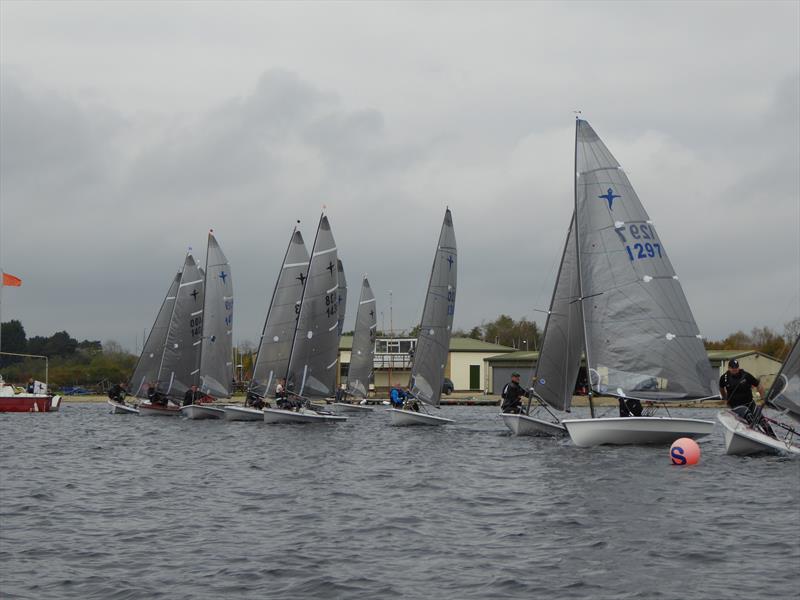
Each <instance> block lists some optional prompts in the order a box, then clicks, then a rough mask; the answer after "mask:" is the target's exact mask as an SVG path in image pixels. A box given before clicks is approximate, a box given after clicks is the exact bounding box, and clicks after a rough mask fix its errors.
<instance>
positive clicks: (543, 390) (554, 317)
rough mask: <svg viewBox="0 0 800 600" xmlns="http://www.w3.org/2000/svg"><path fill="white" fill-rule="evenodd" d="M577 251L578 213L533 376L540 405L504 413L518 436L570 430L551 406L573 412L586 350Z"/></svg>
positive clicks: (566, 243) (565, 250)
mask: <svg viewBox="0 0 800 600" xmlns="http://www.w3.org/2000/svg"><path fill="white" fill-rule="evenodd" d="M577 267H578V265H577V261H576V254H575V215H574V214H573V215H572V219H571V220H570V225H569V230H568V231H567V239H566V241H565V242H564V251H563V252H562V254H561V264H560V266H559V268H558V276H557V277H556V284H555V287H554V288H553V297H552V299H551V300H550V308H549V310H548V311H547V322H546V323H545V326H544V335H543V336H542V346H541V350H540V351H539V360H538V361H537V362H536V372H535V374H534V377H533V386H532V390H531V397H532V398H536V400H537V402H538V403H539V406H537V407H536V408H537V410H536V411H534V412H533V413H531V410H530V408H531V402H530V401H529V402H528V407H527V410H526V413H527V414H513V413H501V414H500V416H501V418H502V419H503V422H504V423H505V425H506V427H508V428H509V429H510V430H511V432H512V433H513V434H514V435H566V433H567V430H566V429H565V428H564V426H563V425H562V424H561V423H560V421H559V419H558V417H556V416H555V415H554V414H553V413H552V412H551V411H550V409H549V408H548V407H552V408H554V409H556V410H559V411H566V412H569V409H570V405H571V404H572V394H573V393H574V391H575V380H576V378H577V376H578V370H579V368H580V362H581V352H582V350H583V348H582V346H583V326H582V323H581V315H580V306H579V305H578V302H577V299H578V297H579V295H580V290H579V286H578V268H577Z"/></svg>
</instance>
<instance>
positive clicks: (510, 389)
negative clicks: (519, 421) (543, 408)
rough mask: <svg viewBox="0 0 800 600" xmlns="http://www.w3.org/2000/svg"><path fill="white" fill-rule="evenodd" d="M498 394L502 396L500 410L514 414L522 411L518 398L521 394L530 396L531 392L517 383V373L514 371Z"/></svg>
mask: <svg viewBox="0 0 800 600" xmlns="http://www.w3.org/2000/svg"><path fill="white" fill-rule="evenodd" d="M500 395H501V396H502V398H503V404H502V405H501V406H500V410H501V411H503V412H504V413H514V414H519V413H521V412H523V410H522V402H521V401H520V398H522V397H523V396H527V397H528V398H530V397H531V393H530V392H526V391H525V390H524V389H522V386H521V385H520V384H519V373H517V372H516V371H515V372H514V373H512V374H511V381H510V382H509V383H507V384H506V385H505V387H504V388H503V392H502V393H501V394H500Z"/></svg>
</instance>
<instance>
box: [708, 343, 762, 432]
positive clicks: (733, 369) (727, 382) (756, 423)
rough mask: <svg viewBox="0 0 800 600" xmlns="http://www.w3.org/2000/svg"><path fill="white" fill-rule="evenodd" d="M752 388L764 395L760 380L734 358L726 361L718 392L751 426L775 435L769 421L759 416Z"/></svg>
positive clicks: (759, 412) (759, 410)
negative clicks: (726, 367) (725, 368)
mask: <svg viewBox="0 0 800 600" xmlns="http://www.w3.org/2000/svg"><path fill="white" fill-rule="evenodd" d="M753 388H756V389H757V390H758V393H759V394H760V395H761V397H762V398H763V397H764V388H763V387H762V386H761V382H760V381H759V380H758V379H756V378H755V377H754V376H753V375H751V374H750V373H748V372H747V371H745V370H744V369H742V368H740V367H739V361H738V360H736V359H735V358H733V359H731V360H729V361H728V370H727V371H725V373H723V374H722V377H720V378H719V393H720V394H721V395H722V399H723V400H726V401H727V402H728V406H729V407H730V409H731V410H732V411H733V412H735V413H736V414H737V415H738V416H739V417H741V418H742V419H744V420H746V421H748V422H749V423H750V424H751V425H752V426H753V427H757V428H760V429H761V430H763V431H764V433H766V434H767V435H769V436H771V437H775V433H774V432H773V431H772V428H771V427H770V425H769V423H768V422H767V421H766V420H765V419H764V418H763V417H762V416H761V408H760V407H757V406H756V403H755V402H754V401H753Z"/></svg>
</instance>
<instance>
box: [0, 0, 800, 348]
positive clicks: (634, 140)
mask: <svg viewBox="0 0 800 600" xmlns="http://www.w3.org/2000/svg"><path fill="white" fill-rule="evenodd" d="M799 39H800V3H798V2H780V3H769V2H757V3H756V2H753V3H742V2H738V3H724V2H709V3H703V2H694V3H689V2H675V3H655V2H647V3H644V2H642V3H627V2H626V3H601V2H590V3H579V2H568V3H522V2H514V3H508V4H502V3H495V2H492V3H454V2H450V3H413V4H412V3H369V4H367V3H361V2H357V3H322V4H316V3H291V4H290V3H286V4H282V3H274V2H270V3H256V2H244V3H215V2H198V3H188V2H184V3H166V2H165V3H156V2H148V3H142V2H131V3H125V2H110V3H100V2H97V3H79V2H55V3H49V2H33V3H22V2H8V1H4V2H2V3H0V65H1V70H0V200H1V201H2V206H1V207H0V211H1V212H0V234H1V235H2V237H1V238H0V249H1V250H2V255H1V256H0V260H1V261H2V266H3V268H4V269H5V270H6V271H8V272H10V273H13V274H15V275H18V276H20V277H21V278H22V279H23V281H24V283H23V286H22V287H21V288H18V289H6V290H5V291H4V294H3V313H2V318H3V320H9V319H12V318H16V319H20V320H21V321H22V322H23V324H24V325H25V328H26V331H27V333H28V335H29V336H30V335H50V334H51V333H53V332H54V331H56V330H59V329H67V331H69V332H70V333H71V334H72V335H73V336H75V337H78V338H80V339H83V338H89V339H100V340H109V339H114V340H117V341H119V342H120V343H122V344H123V345H124V346H126V347H128V348H129V349H131V350H133V349H134V346H135V344H136V338H137V335H138V336H139V337H141V334H142V330H143V329H145V328H149V327H150V326H151V325H152V321H153V319H154V318H155V314H156V311H157V310H158V307H159V305H160V303H161V301H162V299H163V295H164V293H165V292H166V289H167V287H168V285H169V283H170V281H171V278H172V276H173V274H174V272H175V271H176V270H177V269H178V268H179V267H180V265H181V264H182V262H183V253H184V251H185V249H186V247H187V246H192V247H193V248H194V252H195V254H196V255H197V256H198V257H200V258H201V259H202V257H203V256H204V253H205V239H206V232H207V230H208V228H210V227H213V228H214V230H215V232H216V234H217V238H218V240H219V242H220V244H221V246H222V248H223V250H224V251H225V252H226V254H227V255H228V258H229V259H230V261H231V263H232V267H233V273H234V277H235V290H236V291H235V293H236V311H235V330H234V334H235V340H236V341H237V342H239V341H242V340H253V341H255V340H256V339H257V338H258V335H259V334H260V330H261V327H262V325H263V320H264V315H265V311H266V308H267V303H268V301H269V296H270V295H271V293H272V288H273V286H274V282H275V277H276V275H277V271H278V268H279V264H280V260H281V258H282V255H283V252H284V250H285V247H286V243H287V242H288V238H289V235H290V233H291V228H292V226H293V224H294V222H295V220H296V219H301V220H302V222H303V224H302V230H303V233H304V234H305V237H306V238H307V239H313V234H314V228H315V226H316V223H317V219H318V217H319V213H320V210H321V207H322V205H323V204H325V205H327V212H328V215H329V218H330V221H331V225H332V228H333V232H334V235H335V237H336V240H337V244H338V246H339V252H340V257H341V258H342V260H343V262H344V265H345V270H346V272H347V276H348V282H349V283H350V289H351V296H350V297H351V299H354V298H355V297H356V296H357V293H358V292H357V287H358V282H359V276H360V274H362V273H368V274H369V276H370V281H371V283H372V286H373V290H374V291H375V294H376V296H377V299H378V302H379V310H380V311H383V312H384V315H385V317H384V318H385V325H386V327H387V328H388V326H389V311H388V293H389V290H392V292H393V293H392V296H393V317H394V318H393V321H394V326H395V328H404V327H405V328H410V327H411V326H413V325H414V324H415V323H416V321H417V320H418V319H419V315H420V313H421V311H422V303H423V294H424V289H425V286H426V285H427V280H428V275H429V270H430V264H431V260H432V257H433V252H434V249H435V244H436V239H437V236H438V233H439V228H440V225H441V220H442V216H443V214H444V209H445V207H446V206H448V205H449V206H450V208H451V209H452V210H453V221H454V226H455V231H456V235H457V238H458V243H459V255H460V270H459V298H458V302H457V306H456V317H455V326H456V327H461V328H469V327H471V326H473V325H475V324H479V323H480V322H481V321H482V320H491V319H493V318H495V317H496V316H497V315H498V314H500V313H506V314H510V315H512V316H514V317H515V318H520V317H522V316H527V317H528V318H534V319H536V320H538V321H539V322H540V324H541V323H542V318H541V314H540V313H537V312H535V311H536V309H542V308H546V307H547V304H548V302H549V299H550V294H551V291H552V286H553V282H554V277H555V271H556V267H557V262H558V260H559V258H560V252H561V247H562V244H563V237H564V234H565V232H566V227H567V225H568V220H569V218H570V214H571V211H572V203H573V153H574V149H573V144H574V116H573V113H572V111H573V110H574V109H577V108H579V109H581V110H582V111H583V116H584V117H585V118H587V119H588V120H589V122H590V123H591V124H592V126H593V127H594V128H595V130H596V131H597V132H598V134H599V135H600V136H601V137H602V138H603V139H604V141H605V142H606V144H607V145H608V146H609V148H610V149H611V151H612V152H613V153H614V155H615V156H616V158H617V159H618V160H619V161H620V163H621V164H622V165H623V168H625V170H626V171H627V172H628V175H629V177H630V179H631V182H632V183H633V185H634V187H635V188H636V190H637V192H638V194H639V196H640V198H641V199H642V202H643V203H644V205H645V208H646V209H647V210H648V212H649V213H650V215H651V217H652V219H653V220H654V221H655V223H656V226H657V228H658V232H659V235H660V237H661V239H662V242H663V244H664V247H665V249H666V250H667V252H668V253H669V255H670V258H671V260H672V263H673V265H674V267H675V269H676V271H677V272H678V274H679V275H680V278H681V281H682V283H683V286H684V290H685V292H686V295H687V297H688V299H689V304H690V305H691V306H692V308H693V310H694V314H695V318H696V320H697V322H698V324H699V326H700V330H701V332H703V334H704V335H706V336H707V337H710V338H719V337H723V336H725V335H726V334H728V333H729V332H731V331H734V330H736V329H743V330H745V331H749V330H750V329H751V328H752V327H755V326H762V325H769V326H771V327H773V328H775V329H778V330H779V331H783V323H785V322H786V321H788V320H790V319H792V318H794V317H796V316H798V315H800V166H799V165H800V41H798V40H799ZM348 309H349V310H348V316H347V321H346V328H348V329H349V328H351V327H352V323H353V321H354V314H353V313H354V309H355V305H354V304H351V305H350V306H349V307H348ZM379 324H380V323H379ZM139 343H141V342H139Z"/></svg>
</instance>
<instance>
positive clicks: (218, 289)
mask: <svg viewBox="0 0 800 600" xmlns="http://www.w3.org/2000/svg"><path fill="white" fill-rule="evenodd" d="M203 289H204V290H205V294H204V301H203V314H202V342H201V344H200V372H199V375H200V386H199V387H200V392H202V393H203V394H205V395H206V396H208V397H211V398H213V399H214V400H221V399H227V398H230V397H231V382H232V381H233V360H232V350H233V340H232V338H233V335H232V330H233V277H232V275H231V267H230V264H229V263H228V259H227V258H226V257H225V254H224V253H223V252H222V248H220V246H219V243H218V242H217V238H216V237H214V230H211V231H209V232H208V246H207V249H206V268H205V272H204V283H203ZM181 413H182V414H183V416H185V417H188V418H189V419H221V418H223V417H224V416H225V411H224V410H223V409H222V408H221V407H218V406H208V405H207V404H190V405H188V406H183V407H181Z"/></svg>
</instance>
